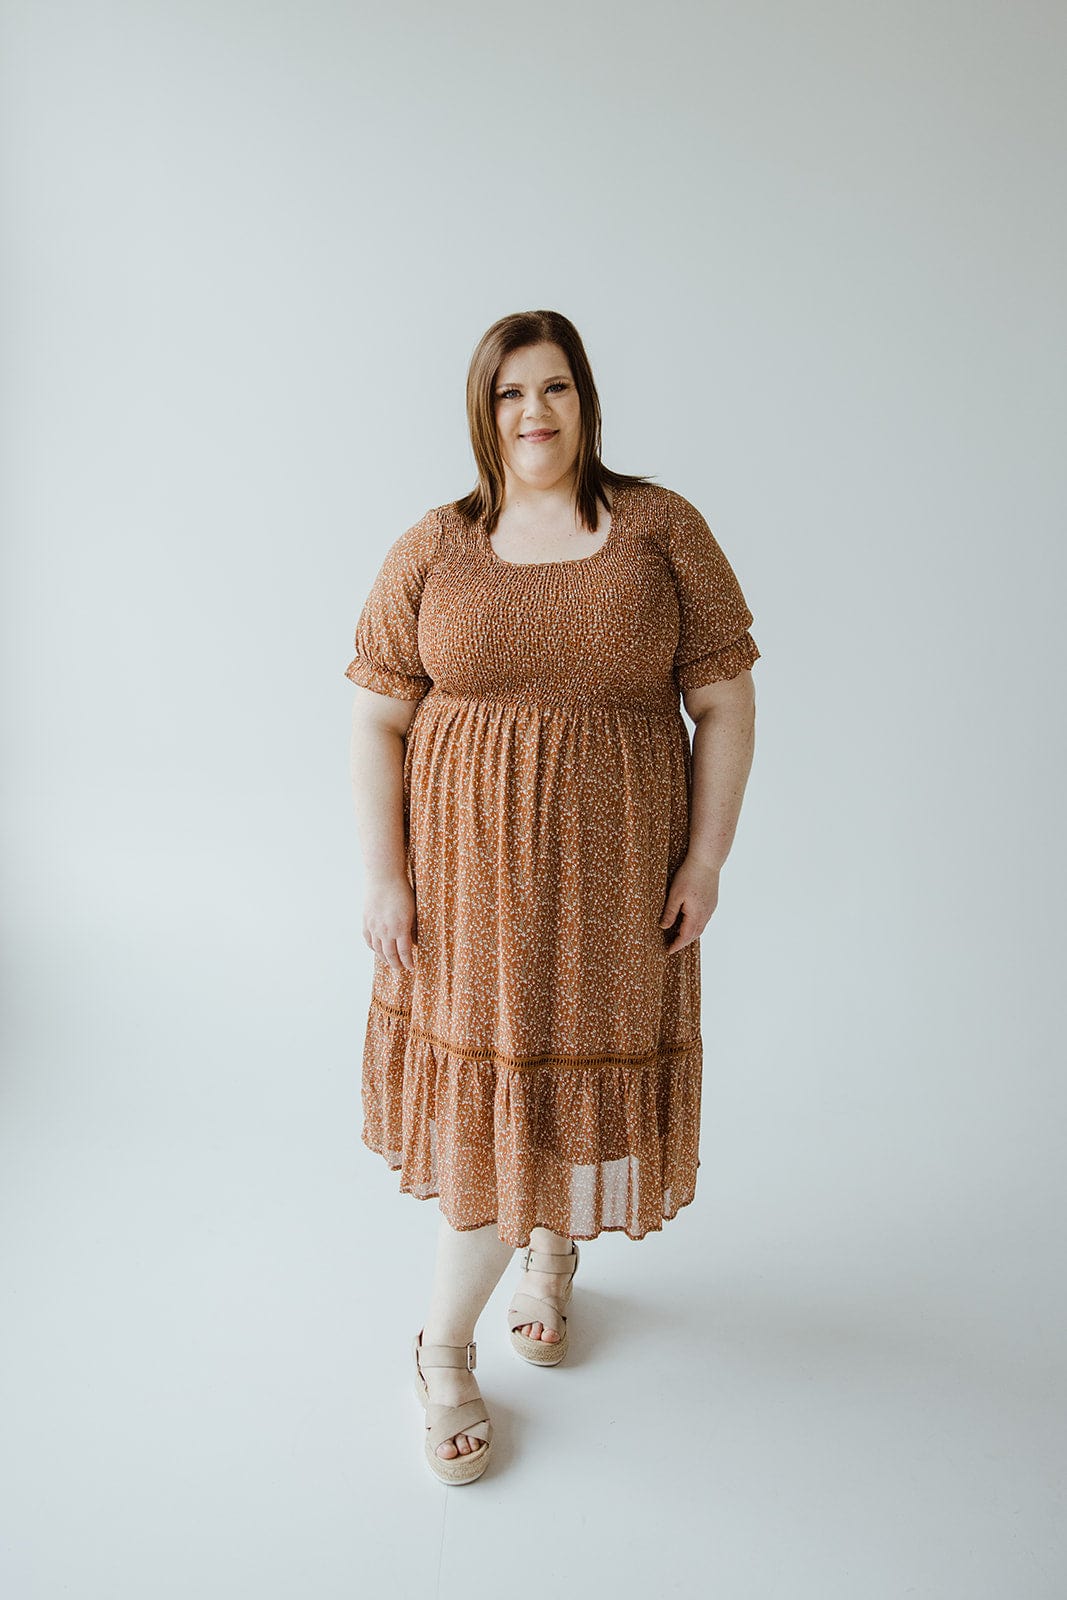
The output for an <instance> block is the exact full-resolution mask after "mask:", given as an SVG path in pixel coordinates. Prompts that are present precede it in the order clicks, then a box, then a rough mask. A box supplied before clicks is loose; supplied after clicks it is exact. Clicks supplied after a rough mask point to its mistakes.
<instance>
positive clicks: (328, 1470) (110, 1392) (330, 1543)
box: [0, 996, 1067, 1600]
mask: <svg viewBox="0 0 1067 1600" xmlns="http://www.w3.org/2000/svg"><path fill="white" fill-rule="evenodd" d="M86 998H87V1007H88V1010H89V1011H91V1009H92V1007H91V1003H89V1001H88V996H87V997H86ZM85 1020H86V1021H95V1023H96V1025H97V1028H98V1031H99V1030H100V1029H101V1028H103V1025H104V1023H105V1021H106V1019H105V1018H103V1017H100V1016H98V1017H96V1018H95V1019H93V1018H91V1017H89V1016H87V1017H86V1019H85ZM129 1023H130V1016H129V1015H127V1016H126V1017H125V1019H124V1026H123V1030H122V1035H123V1037H124V1038H125V1046H124V1048H125V1050H126V1052H127V1054H126V1055H125V1057H120V1052H121V1049H122V1048H123V1047H122V1046H121V1045H120V1043H119V1035H118V1034H116V1038H115V1053H114V1054H113V1055H112V1057H111V1059H110V1060H109V1062H108V1064H107V1071H106V1072H101V1073H98V1074H97V1075H96V1076H95V1077H94V1064H93V1061H92V1060H91V1059H86V1060H85V1061H84V1073H83V1077H82V1079H81V1081H80V1084H79V1082H78V1080H72V1078H71V1077H70V1075H69V1072H68V1073H67V1075H66V1076H65V1077H64V1076H61V1075H60V1074H59V1072H58V1071H50V1068H49V1063H48V1062H47V1061H42V1062H39V1063H37V1066H36V1068H35V1070H34V1071H33V1072H30V1071H28V1070H27V1071H24V1072H20V1073H19V1074H17V1075H16V1077H15V1079H14V1085H13V1092H12V1093H10V1094H9V1096H8V1103H7V1105H6V1108H5V1116H4V1119H3V1120H4V1132H3V1150H2V1158H3V1169H2V1170H3V1173H4V1188H5V1191H6V1193H7V1199H6V1200H5V1206H4V1234H5V1240H4V1258H3V1296H4V1304H3V1324H2V1350H3V1360H2V1372H3V1385H4V1395H3V1444H2V1456H3V1475H4V1481H3V1483H2V1485H0V1489H2V1493H0V1501H2V1505H3V1513H2V1517H3V1533H2V1556H0V1579H2V1588H3V1592H4V1594H5V1596H6V1597H7V1600H59V1597H65V1596H73V1597H76V1600H144V1597H145V1596H151V1597H152V1600H189V1597H191V1596H196V1597H197V1600H231V1597H234V1596H255V1597H256V1600H283V1597H284V1600H298V1597H299V1600H307V1597H313V1600H334V1597H338V1600H340V1597H342V1596H344V1597H348V1596H351V1595H352V1594H354V1593H355V1594H361V1595H362V1594H373V1593H376V1592H380V1593H388V1594H390V1595H392V1596H399V1597H400V1600H424V1597H425V1600H430V1597H434V1600H436V1597H448V1600H451V1597H456V1600H458V1597H460V1596H465V1597H468V1600H469V1597H472V1596H474V1597H481V1596H486V1597H488V1596H498V1595H501V1594H519V1593H529V1594H539V1595H546V1594H564V1593H568V1592H571V1591H572V1590H578V1589H579V1588H583V1587H584V1588H585V1589H586V1591H587V1592H593V1593H597V1594H601V1593H602V1594H606V1595H612V1596H616V1597H618V1596H634V1597H637V1596H642V1597H644V1596H650V1595H652V1596H658V1595H668V1594H679V1595H692V1594H696V1593H707V1594H713V1595H720V1596H725V1597H728V1600H748V1597H753V1600H809V1597H810V1600H839V1597H840V1600H890V1597H892V1600H896V1597H903V1596H908V1595H917V1596H931V1597H938V1600H987V1597H988V1600H1008V1597H1011V1600H1062V1596H1063V1594H1064V1593H1065V1592H1067V1561H1065V1553H1067V1552H1065V1549H1064V1533H1063V1502H1062V1490H1063V1483H1064V1476H1063V1464H1064V1450H1063V1446H1064V1428H1063V1419H1064V1407H1063V1398H1064V1395H1063V1389H1064V1360H1063V1352H1064V1348H1065V1344H1064V1325H1063V1324H1064V1318H1063V1309H1064V1308H1063V1301H1062V1285H1061V1282H1060V1279H1061V1273H1062V1255H1061V1254H1060V1253H1059V1250H1060V1248H1061V1246H1060V1245H1058V1244H1057V1241H1056V1237H1055V1236H1056V1233H1057V1231H1058V1230H1059V1229H1060V1227H1061V1221H1060V1215H1059V1212H1058V1210H1057V1209H1056V1208H1055V1206H1054V1205H1053V1204H1052V1203H1051V1197H1048V1196H1047V1197H1045V1198H1046V1199H1048V1200H1049V1202H1050V1203H1048V1204H1047V1205H1046V1204H1043V1203H1042V1192H1041V1190H1040V1186H1039V1185H1038V1186H1035V1187H1034V1188H1033V1189H1031V1190H1030V1191H1029V1192H1027V1191H1026V1190H1025V1186H1024V1185H1022V1184H1017V1185H1016V1186H1015V1188H1014V1190H1013V1191H1012V1192H1008V1190H1007V1189H1006V1186H1005V1184H1004V1183H1003V1182H1002V1181H1001V1182H998V1181H997V1180H995V1179H994V1181H992V1182H991V1184H990V1187H989V1189H988V1192H987V1193H986V1194H984V1195H983V1194H982V1193H981V1192H979V1188H978V1186H977V1185H976V1186H975V1191H974V1192H973V1193H970V1192H963V1190H962V1188H961V1186H960V1185H959V1184H957V1185H955V1186H954V1184H953V1182H952V1181H951V1178H950V1177H946V1178H945V1180H944V1182H943V1185H942V1188H941V1190H940V1192H938V1191H937V1185H936V1183H932V1181H931V1168H930V1167H929V1166H928V1165H924V1164H923V1163H922V1161H921V1159H920V1157H921V1154H922V1152H921V1150H920V1149H919V1147H918V1145H916V1146H914V1147H913V1149H912V1152H911V1154H912V1156H913V1158H914V1159H915V1160H916V1162H917V1163H918V1164H917V1166H916V1167H915V1168H913V1170H912V1173H911V1175H910V1176H909V1174H908V1173H906V1172H903V1171H896V1170H895V1169H896V1166H897V1163H898V1159H899V1158H900V1157H901V1155H902V1153H903V1147H902V1144H901V1141H900V1140H899V1137H898V1138H897V1140H896V1143H895V1144H894V1145H891V1146H889V1147H887V1149H886V1152H885V1161H884V1163H883V1164H882V1165H880V1164H879V1161H878V1158H877V1156H876V1154H875V1150H876V1145H877V1141H878V1138H880V1135H879V1134H877V1130H873V1129H872V1130H871V1140H870V1143H869V1144H868V1145H867V1146H866V1147H860V1148H857V1146H856V1129H855V1122H854V1119H849V1120H846V1119H845V1118H844V1117H841V1118H837V1119H835V1118H833V1117H828V1116H827V1115H826V1114H825V1113H824V1114H823V1115H822V1117H821V1118H818V1119H817V1118H815V1117H814V1115H813V1116H812V1119H811V1121H810V1122H809V1123H807V1124H805V1122H804V1121H803V1120H802V1119H800V1120H798V1119H797V1118H796V1117H795V1116H793V1117H790V1118H789V1119H786V1118H784V1117H783V1119H782V1120H781V1121H780V1122H779V1123H778V1124H775V1123H773V1122H771V1123H769V1122H768V1119H767V1117H766V1115H765V1114H762V1113H761V1115H760V1116H759V1118H755V1117H749V1118H746V1115H745V1114H744V1112H743V1110H742V1109H741V1107H742V1106H743V1105H744V1093H743V1091H742V1092H739V1089H738V1086H737V1085H733V1086H732V1087H731V1086H730V1079H729V1074H727V1073H724V1074H723V1076H722V1077H721V1078H720V1079H719V1080H717V1081H718V1082H719V1083H721V1085H722V1087H721V1088H718V1089H717V1088H716V1087H715V1080H712V1081H711V1083H710V1087H709V1090H708V1091H707V1093H706V1102H705V1121H706V1123H707V1129H706V1134H705V1138H704V1145H703V1159H702V1167H701V1173H700V1179H701V1187H700V1189H699V1191H698V1197H697V1201H696V1202H695V1203H694V1204H693V1205H692V1206H690V1207H689V1208H687V1209H686V1210H685V1211H683V1212H682V1213H681V1214H680V1216H679V1217H677V1218H676V1219H675V1220H674V1221H673V1222H671V1223H669V1224H668V1225H667V1227H666V1229H665V1230H664V1231H663V1232H662V1233H660V1234H657V1235H649V1236H648V1237H647V1238H646V1239H644V1240H643V1241H641V1242H640V1243H635V1242H633V1241H631V1240H629V1239H627V1238H626V1237H625V1236H624V1235H619V1234H613V1235H602V1236H601V1237H600V1239H598V1240H597V1241H595V1242H591V1243H589V1244H588V1245H586V1246H585V1248H584V1249H583V1256H582V1270H581V1274H580V1279H579V1281H578V1282H577V1284H576V1289H575V1298H574V1301H573V1306H572V1313H571V1314H572V1319H573V1320H572V1329H573V1333H572V1349H571V1352H570V1355H569V1357H568V1360H567V1361H566V1362H565V1363H564V1364H563V1365H562V1366H561V1367H560V1368H559V1369H557V1370H550V1371H539V1370H535V1369H534V1368H532V1367H530V1366H528V1365H526V1364H525V1363H523V1362H521V1361H520V1360H519V1359H518V1358H517V1357H516V1356H515V1355H514V1354H513V1353H512V1352H511V1350H510V1348H509V1346H508V1344H507V1339H506V1334H505V1328H504V1309H505V1306H506V1303H507V1294H508V1291H509V1288H510V1285H511V1282H512V1280H513V1278H514V1276H515V1273H514V1271H512V1270H509V1272H508V1273H507V1274H506V1275H505V1277H504V1279H502V1280H501V1283H500V1285H499V1286H498V1289H497V1291H496V1293H495V1295H494V1298H493V1300H492V1301H491V1303H490V1305H489V1307H488V1308H487V1310H486V1313H485V1315H484V1318H483V1320H482V1322H481V1323H480V1324H479V1328H478V1352H479V1368H478V1370H479V1376H480V1379H481V1382H482V1388H483V1392H484V1394H485V1395H486V1397H487V1399H488V1400H489V1401H490V1403H491V1407H492V1416H493V1420H494V1423H495V1426H496V1449H495V1455H494V1459H493V1461H492V1463H491V1466H490V1468H489V1470H488V1471H487V1473H486V1475H485V1476H484V1477H483V1479H482V1480H481V1481H480V1482H478V1483H476V1484H474V1485H471V1486H468V1487H464V1488H458V1489H446V1488H445V1487H443V1486H441V1485H440V1484H438V1483H437V1482H436V1481H435V1480H434V1479H433V1478H432V1477H431V1475H430V1473H429V1471H428V1469H427V1467H426V1466H425V1464H424V1461H423V1457H422V1445H421V1435H420V1429H421V1425H422V1412H421V1410H420V1408H419V1407H418V1404H417V1402H416V1400H415V1397H414V1394H413V1391H412V1385H411V1374H410V1371H409V1349H408V1346H409V1343H410V1339H411V1336H412V1334H413V1332H414V1331H415V1329H416V1327H417V1326H418V1325H419V1322H420V1320H421V1316H422V1312H423V1308H424V1300H425V1291H426V1289H427V1286H428V1282H429V1273H430V1268H431V1264H432V1255H433V1245H434V1234H435V1230H436V1224H437V1215H438V1213H437V1207H436V1202H433V1201H430V1202H419V1201H416V1200H414V1199H411V1198H408V1197H400V1196H398V1195H397V1193H396V1188H395V1185H396V1179H395V1176H394V1175H393V1174H391V1173H389V1172H388V1171H387V1170H386V1169H385V1168H384V1165H381V1164H380V1163H379V1161H378V1159H377V1158H376V1157H373V1156H372V1155H371V1154H370V1153H369V1152H367V1151H366V1150H365V1149H364V1148H363V1147H362V1146H361V1145H360V1144H359V1141H358V1132H353V1128H354V1126H355V1110H354V1105H353V1083H352V1081H351V1080H350V1079H349V1078H347V1077H345V1076H344V1075H341V1074H337V1073H332V1074H331V1073H326V1074H325V1075H323V1074H322V1073H321V1072H320V1073H318V1074H314V1073H311V1072H309V1073H308V1074H307V1076H306V1078H304V1079H301V1078H300V1076H299V1074H296V1073H292V1072H290V1073H288V1074H286V1073H285V1072H280V1071H278V1070H275V1067H274V1066H272V1058H271V1051H272V1048H273V1049H276V1050H277V1052H278V1060H279V1061H280V1059H281V1057H282V1055H283V1054H284V1053H285V1052H287V1051H289V1050H290V1049H291V1046H292V1040H291V1039H287V1038H285V1037H284V1036H282V1037H277V1038H275V1039H274V1040H273V1044H272V1043H271V1042H270V1041H268V1040H267V1039H266V1038H263V1039H262V1040H261V1041H260V1042H259V1045H260V1048H259V1051H258V1053H250V1054H249V1055H248V1056H247V1057H246V1060H245V1065H244V1066H243V1068H242V1072H243V1080H244V1089H245V1095H244V1099H243V1108H242V1110H241V1111H239V1110H238V1101H237V1100H235V1098H234V1096H233V1093H232V1091H233V1088H234V1083H233V1075H234V1070H235V1069H234V1067H233V1061H234V1059H235V1056H234V1053H233V1048H232V1047H235V1046H236V1045H237V1043H238V1041H237V1040H235V1039H230V1040H222V1041H220V1040H219V1039H218V1038H216V1039H215V1040H214V1041H213V1043H212V1046H211V1048H210V1050H208V1049H205V1053H204V1055H203V1056H202V1058H201V1060H200V1063H199V1065H200V1069H201V1070H199V1071H189V1072H186V1073H185V1074H183V1073H182V1071H181V1069H180V1067H179V1066H178V1065H177V1056H176V1059H175V1062H174V1063H173V1069H172V1070H171V1068H169V1067H168V1066H167V1063H166V1062H165V1061H164V1060H163V1059H162V1058H161V1057H160V1056H159V1055H158V1050H159V1047H158V1046H157V1047H156V1050H157V1056H156V1059H154V1060H153V1059H152V1056H151V1051H152V1046H151V1043H150V1039H151V1034H150V1033H146V1034H145V1035H144V1037H143V1039H142V1040H138V1039H137V1038H136V1037H135V1031H136V1030H133V1031H131V1030H130V1028H129ZM103 1031H105V1032H106V1028H103ZM283 1035H284V1030H283ZM53 1042H54V1043H55V1044H56V1046H57V1047H58V1046H59V1045H60V1043H61V1041H60V1040H59V1039H58V1038H57V1039H55V1040H54V1041H53ZM68 1043H69V1044H70V1045H71V1046H72V1047H73V1043H74V1041H73V1039H71V1040H70V1041H68ZM190 1044H191V1041H190V1040H189V1039H188V1038H187V1039H186V1040H185V1041H184V1046H183V1049H184V1051H185V1054H186V1059H191V1056H190V1054H189V1051H190ZM321 1044H322V1041H321V1040H316V1037H315V1029H314V1025H312V1027H311V1030H310V1035H309V1037H308V1038H307V1039H306V1040H305V1045H306V1047H307V1052H308V1053H307V1056H306V1057H305V1059H315V1058H316V1057H317V1053H318V1049H319V1046H320V1045H321ZM141 1046H143V1048H144V1049H145V1050H146V1052H148V1054H147V1055H146V1057H145V1059H144V1060H143V1061H142V1060H139V1059H138V1055H137V1050H138V1048H139V1047H141ZM227 1051H229V1052H230V1055H229V1060H230V1066H229V1068H228V1069H227V1068H226V1066H225V1065H224V1057H225V1055H226V1052H227ZM177 1054H181V1052H178V1053H177ZM216 1059H217V1066H218V1071H219V1075H220V1078H219V1081H220V1082H221V1081H222V1080H224V1079H225V1081H226V1092H225V1093H222V1092H219V1093H217V1094H213V1093H212V1087H211V1086H212V1082H213V1078H212V1067H213V1061H215V1060H216ZM275 1066H276V1063H275ZM120 1085H121V1086H123V1089H122V1092H119V1087H118V1086H120ZM898 1134H899V1130H898ZM790 1150H791V1151H792V1152H793V1157H792V1160H790V1159H788V1157H786V1156H785V1154H784V1153H785V1152H788V1151H790ZM770 1152H775V1155H774V1158H773V1159H771V1157H770ZM765 1156H766V1158H767V1159H765ZM968 1170H970V1169H968ZM891 1177H892V1181H889V1179H890V1178H891ZM1042 1216H1044V1217H1046V1218H1047V1219H1048V1220H1047V1223H1045V1224H1043V1223H1042V1222H1041V1220H1040V1218H1041V1217H1042ZM368 1218H369V1219H370V1221H369V1222H368ZM1043 1230H1044V1231H1043Z"/></svg>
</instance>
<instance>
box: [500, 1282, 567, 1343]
mask: <svg viewBox="0 0 1067 1600" xmlns="http://www.w3.org/2000/svg"><path fill="white" fill-rule="evenodd" d="M527 1322H540V1323H541V1325H542V1327H545V1328H551V1329H552V1332H553V1333H558V1334H559V1335H560V1336H561V1337H562V1335H563V1334H564V1333H565V1331H566V1327H567V1319H566V1317H565V1316H564V1315H563V1313H562V1311H560V1309H559V1307H558V1306H554V1305H553V1304H552V1302H551V1300H545V1299H543V1298H542V1297H541V1295H539V1294H524V1293H523V1291H522V1290H521V1289H517V1290H516V1291H515V1293H514V1294H513V1295H512V1297H511V1304H510V1305H509V1306H508V1327H509V1328H510V1330H511V1332H512V1333H514V1332H515V1329H516V1328H520V1327H522V1326H523V1324H524V1323H527Z"/></svg>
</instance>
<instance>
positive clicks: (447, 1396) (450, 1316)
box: [422, 1216, 515, 1461]
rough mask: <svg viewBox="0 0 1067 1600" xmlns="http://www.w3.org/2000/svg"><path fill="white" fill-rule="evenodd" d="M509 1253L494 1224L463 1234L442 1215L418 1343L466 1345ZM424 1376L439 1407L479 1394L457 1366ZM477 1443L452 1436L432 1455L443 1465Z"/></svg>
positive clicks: (471, 1378) (467, 1374) (510, 1248)
mask: <svg viewBox="0 0 1067 1600" xmlns="http://www.w3.org/2000/svg"><path fill="white" fill-rule="evenodd" d="M514 1254H515V1249H514V1246H513V1245H510V1244H504V1243H503V1242H502V1241H501V1238H500V1235H499V1234H498V1233H497V1231H496V1223H495V1222H489V1223H486V1225H485V1227H484V1228H471V1229H469V1230H467V1231H466V1232H464V1231H462V1230H460V1229H458V1228H453V1227H452V1226H451V1224H450V1223H449V1222H448V1221H447V1220H446V1218H445V1217H444V1216H442V1217H441V1219H440V1223H439V1226H438V1232H437V1260H436V1263H435V1266H434V1277H433V1288H432V1290H431V1293H430V1309H429V1311H428V1312H427V1315H426V1321H425V1324H424V1325H423V1330H422V1342H423V1344H468V1343H469V1342H470V1341H471V1340H472V1339H473V1338H474V1328H475V1324H476V1323H477V1321H478V1318H479V1316H480V1315H481V1313H482V1311H483V1309H484V1307H485V1303H486V1301H487V1300H488V1299H489V1296H490V1295H491V1294H492V1292H493V1290H494V1289H495V1288H496V1286H497V1284H498V1283H499V1281H500V1278H501V1276H502V1274H503V1272H504V1270H505V1268H506V1267H507V1265H508V1262H509V1261H510V1260H511V1258H512V1256H513V1255H514ZM424 1376H425V1378H426V1386H427V1389H428V1391H429V1396H430V1399H431V1400H433V1401H435V1402H437V1403H439V1404H441V1405H446V1406H460V1405H462V1404H463V1402H464V1401H465V1400H475V1399H477V1398H478V1395H479V1394H480V1390H479V1388H478V1380H477V1378H476V1377H475V1375H474V1373H473V1372H468V1371H467V1370H466V1369H465V1368H463V1367H427V1368H426V1369H425V1372H424ZM481 1443H482V1441H481V1440H480V1439H477V1438H473V1439H472V1438H470V1437H469V1436H468V1435H467V1434H465V1433H458V1434H456V1436H455V1439H454V1440H453V1439H446V1440H445V1441H444V1443H443V1444H440V1445H438V1447H437V1454H438V1455H439V1456H443V1457H444V1459H445V1460H446V1461H447V1460H451V1459H453V1458H454V1457H455V1456H457V1455H464V1456H465V1455H469V1454H470V1453H471V1451H472V1450H477V1449H478V1447H479V1445H480V1444H481Z"/></svg>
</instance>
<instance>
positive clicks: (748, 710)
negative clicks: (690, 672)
mask: <svg viewBox="0 0 1067 1600" xmlns="http://www.w3.org/2000/svg"><path fill="white" fill-rule="evenodd" d="M684 701H685V709H686V711H687V712H688V714H689V716H690V717H691V718H692V721H693V722H694V724H695V729H694V733H693V774H692V792H691V796H690V806H689V848H688V851H687V852H686V855H685V858H684V860H683V861H682V863H681V865H680V866H679V868H678V870H677V872H676V873H675V874H674V877H673V878H672V880H671V885H670V890H669V892H668V895H667V899H666V900H665V902H664V907H663V915H662V917H661V918H660V927H661V928H663V929H667V928H670V927H672V926H673V924H674V923H675V922H676V921H677V919H678V916H679V913H681V918H682V920H681V925H680V927H679V928H678V931H677V933H676V934H675V935H674V939H673V942H672V943H671V944H669V945H668V946H667V954H668V955H673V954H674V952H675V951H676V950H681V949H683V948H684V946H685V945H687V944H691V943H692V941H693V940H694V939H699V938H700V935H701V934H702V933H703V931H704V929H705V927H706V926H707V924H708V922H709V921H710V920H711V916H712V913H713V912H714V910H715V907H716V906H717V905H718V902H719V872H720V870H721V868H722V865H723V862H724V861H725V860H726V858H727V856H728V855H729V853H730V847H731V846H732V844H733V842H734V834H735V832H736V831H737V820H738V817H739V816H740V815H741V802H742V800H743V799H744V796H745V786H746V784H747V783H748V775H749V772H750V771H751V769H752V757H753V754H754V751H755V745H756V690H755V685H754V683H753V681H752V671H751V668H745V669H743V670H742V671H741V672H739V673H737V674H736V676H735V677H733V678H727V679H725V680H723V681H721V682H718V683H704V684H700V685H699V687H697V688H695V689H690V690H689V691H688V693H687V694H685V695H684Z"/></svg>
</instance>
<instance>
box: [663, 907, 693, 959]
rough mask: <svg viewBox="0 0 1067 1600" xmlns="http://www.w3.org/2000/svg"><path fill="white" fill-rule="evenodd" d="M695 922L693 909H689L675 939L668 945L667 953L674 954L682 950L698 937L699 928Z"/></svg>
mask: <svg viewBox="0 0 1067 1600" xmlns="http://www.w3.org/2000/svg"><path fill="white" fill-rule="evenodd" d="M695 924H696V919H695V917H694V916H693V913H692V912H691V911H687V912H686V913H685V915H684V916H683V917H682V925H681V927H680V928H679V929H678V932H677V933H676V934H675V936H674V939H673V941H672V942H671V943H670V944H669V945H668V946H667V954H668V955H669V956H671V955H673V954H674V952H675V951H676V950H680V949H681V948H682V946H683V945H686V944H689V943H690V942H691V941H692V940H693V939H695V938H696V932H697V930H696V925H695Z"/></svg>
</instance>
